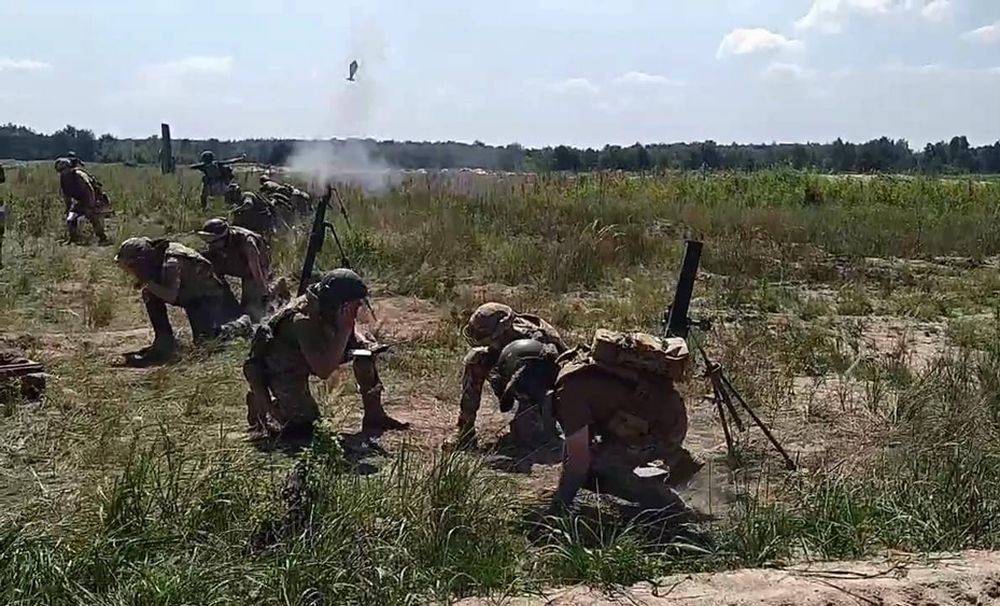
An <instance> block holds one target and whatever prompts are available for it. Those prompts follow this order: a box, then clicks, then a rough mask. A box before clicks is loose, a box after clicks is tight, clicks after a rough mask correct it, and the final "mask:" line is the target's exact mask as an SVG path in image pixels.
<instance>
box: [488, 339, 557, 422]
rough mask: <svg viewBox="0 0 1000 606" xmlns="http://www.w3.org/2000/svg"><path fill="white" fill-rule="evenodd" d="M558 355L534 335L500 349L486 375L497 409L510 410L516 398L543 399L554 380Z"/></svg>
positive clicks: (534, 401)
mask: <svg viewBox="0 0 1000 606" xmlns="http://www.w3.org/2000/svg"><path fill="white" fill-rule="evenodd" d="M557 356H558V352H556V350H555V348H554V347H552V346H546V345H545V344H544V343H542V342H541V341H538V340H536V339H518V340H516V341H511V342H510V343H508V344H507V346H506V347H504V348H503V350H502V351H501V352H500V357H499V358H498V359H497V363H496V366H494V367H493V371H492V372H491V373H490V378H489V381H490V387H492V388H493V392H494V393H495V394H496V396H497V399H498V400H499V401H500V410H501V411H503V412H508V411H510V410H511V409H512V408H513V407H514V402H515V400H516V399H519V398H520V399H527V400H531V401H532V403H537V401H539V400H540V399H542V398H543V397H544V396H545V393H546V392H547V391H548V390H549V389H551V387H552V385H553V384H554V383H555V378H556V375H557V374H558V367H557V365H556V364H555V359H556V357H557ZM522 369H523V370H522ZM518 371H521V372H518Z"/></svg>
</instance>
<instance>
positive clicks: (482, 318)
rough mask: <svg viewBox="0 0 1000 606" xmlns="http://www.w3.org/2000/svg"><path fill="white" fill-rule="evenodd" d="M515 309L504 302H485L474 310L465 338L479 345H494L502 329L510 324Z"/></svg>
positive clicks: (466, 326)
mask: <svg viewBox="0 0 1000 606" xmlns="http://www.w3.org/2000/svg"><path fill="white" fill-rule="evenodd" d="M514 315H515V314H514V310H513V309H511V308H510V307H509V306H507V305H504V304H503V303H484V304H483V305H480V306H479V307H478V308H477V309H476V311H474V312H472V315H471V316H470V317H469V321H468V323H467V324H466V325H465V330H464V331H463V332H464V334H465V338H466V339H468V340H469V341H471V342H472V343H475V344H477V345H493V344H494V343H493V341H494V339H495V338H496V337H497V336H498V333H499V332H500V331H501V329H503V328H506V327H507V326H508V325H510V322H511V320H513V319H514Z"/></svg>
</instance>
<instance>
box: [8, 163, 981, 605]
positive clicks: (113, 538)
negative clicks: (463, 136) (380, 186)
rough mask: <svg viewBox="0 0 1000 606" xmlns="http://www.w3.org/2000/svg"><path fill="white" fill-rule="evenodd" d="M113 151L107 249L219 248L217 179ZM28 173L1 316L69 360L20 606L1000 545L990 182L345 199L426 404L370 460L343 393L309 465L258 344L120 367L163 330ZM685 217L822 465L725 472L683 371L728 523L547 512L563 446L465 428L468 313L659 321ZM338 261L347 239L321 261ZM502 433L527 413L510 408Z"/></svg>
mask: <svg viewBox="0 0 1000 606" xmlns="http://www.w3.org/2000/svg"><path fill="white" fill-rule="evenodd" d="M93 172H94V174H95V175H96V176H97V177H98V178H99V179H100V180H101V181H102V182H103V183H104V184H105V187H106V189H107V190H108V191H109V192H110V194H111V197H112V199H113V200H114V205H115V209H116V213H117V214H116V216H115V217H114V218H113V219H112V220H111V222H110V225H109V235H110V236H111V237H112V239H114V240H116V241H121V240H123V239H125V238H127V237H130V236H134V235H150V236H156V235H163V234H168V235H173V236H175V237H178V238H180V239H181V240H183V241H185V242H188V243H189V244H198V240H197V238H194V237H193V236H192V235H191V234H192V232H193V231H194V230H195V229H196V228H197V227H199V226H200V225H201V223H202V222H203V221H204V219H206V218H207V217H205V216H204V215H203V213H202V212H201V211H200V208H199V202H198V192H199V189H198V188H199V183H198V179H197V175H196V174H193V173H181V175H179V176H162V175H160V174H158V172H156V171H154V170H152V169H148V168H126V167H122V166H95V167H93ZM7 176H8V182H7V183H6V184H4V185H0V197H6V198H7V199H8V201H9V202H8V208H9V213H10V217H9V219H8V224H7V234H6V240H5V243H4V262H5V267H4V269H2V270H0V336H2V337H3V339H4V340H5V341H9V342H16V343H17V344H19V345H20V346H22V347H24V348H26V349H27V350H28V352H29V354H30V357H32V358H33V359H37V360H40V361H42V362H44V363H45V364H46V365H47V366H48V371H49V373H50V374H51V379H50V381H49V387H48V392H47V395H46V398H45V400H44V401H43V402H42V403H41V404H37V405H36V404H27V403H23V402H19V401H17V400H11V399H6V400H5V401H4V404H3V406H2V408H0V506H2V507H0V601H2V602H3V603H12V604H17V603H46V604H229V603H233V604H240V603H247V602H249V601H250V600H253V601H254V602H257V603H261V604H334V603H366V604H382V603H386V604H387V603H423V602H426V601H428V600H440V601H445V602H447V601H452V600H457V599H459V598H461V597H464V596H470V595H477V596H488V597H494V598H501V597H503V596H506V595H520V594H527V593H533V592H539V591H541V590H543V589H545V588H547V587H553V586H562V585H569V584H578V583H583V584H591V585H595V586H600V587H607V588H610V587H614V586H617V585H621V584H628V583H633V582H636V581H639V580H643V579H654V578H656V577H657V576H660V575H662V574H665V573H668V572H672V571H693V570H718V569H726V568H734V567H740V566H764V565H771V564H775V563H785V562H792V561H799V560H804V559H841V558H860V557H867V556H871V555H876V554H879V553H883V552H885V551H887V550H902V551H912V552H931V551H942V550H955V549H964V548H979V549H994V548H996V547H997V546H998V543H1000V494H998V493H1000V440H998V437H1000V436H998V433H1000V432H998V430H1000V323H998V315H1000V298H998V293H1000V262H998V259H1000V257H998V255H1000V181H997V180H995V179H983V178H979V177H974V178H970V179H967V180H962V179H950V180H937V179H931V178H920V177H918V178H902V177H872V178H829V177H826V176H823V175H816V174H808V173H800V172H794V171H773V172H756V173H699V172H690V173H688V172H677V173H667V174H662V175H655V176H630V175H617V174H587V175H581V176H577V177H562V176H554V175H553V176H546V175H539V176H494V175H468V174H457V175H453V176H452V177H450V178H430V177H422V176H414V177H412V178H411V179H410V180H408V181H405V182H404V183H402V184H401V185H400V186H399V187H395V188H393V189H391V190H390V191H388V192H386V193H382V194H378V195H364V194H363V193H362V192H361V191H359V190H353V189H349V188H345V190H344V191H345V194H346V195H345V198H346V200H347V203H348V206H349V209H350V212H351V215H352V216H351V220H352V223H353V224H354V230H353V231H352V230H347V229H346V227H345V226H343V225H341V226H340V227H341V230H340V233H341V235H342V237H343V239H344V242H345V246H346V248H347V252H348V255H349V256H350V258H351V260H352V261H353V263H354V264H355V265H356V266H357V267H359V268H360V269H361V270H362V271H363V273H364V274H365V276H366V277H367V278H368V279H369V280H370V281H371V283H372V284H373V286H374V290H375V293H376V301H377V308H378V309H379V311H380V312H381V313H380V318H381V319H382V322H381V324H380V325H379V326H378V327H377V329H378V330H377V331H376V332H377V333H379V332H380V333H381V336H384V337H385V338H386V339H387V340H391V341H393V342H395V343H396V347H395V348H394V353H393V354H392V355H391V356H390V357H389V358H387V360H386V367H385V372H384V381H385V383H386V386H387V388H388V395H389V409H390V412H391V413H392V414H394V415H398V416H399V417H401V418H403V419H404V420H409V421H412V422H413V423H414V428H413V430H412V431H411V432H408V434H406V435H400V436H394V437H392V438H391V439H387V440H386V441H385V442H384V444H383V445H384V446H385V447H386V448H387V449H388V450H389V455H388V456H376V457H369V458H366V459H365V465H357V464H356V463H355V461H356V459H357V458H358V456H357V455H358V453H356V452H354V449H353V447H348V448H347V449H346V451H345V448H343V447H342V446H341V445H340V444H339V442H338V440H336V439H335V438H336V436H337V434H338V432H342V431H349V430H351V428H354V427H356V426H357V424H358V418H359V411H360V405H359V403H358V399H357V396H356V395H355V393H354V390H353V389H352V386H351V384H350V381H347V380H344V381H341V382H339V383H331V384H322V385H317V386H316V390H317V393H318V395H319V396H320V398H319V399H320V402H321V406H322V410H323V415H324V419H325V421H324V426H323V428H322V431H321V432H320V436H319V437H318V439H317V440H316V441H315V442H314V443H313V444H311V445H309V446H307V447H306V448H305V449H303V450H301V451H298V452H291V451H289V450H283V449H277V448H276V449H270V450H268V449H261V448H258V447H255V446H254V445H252V444H250V443H248V442H247V441H246V440H245V439H244V435H243V430H244V427H245V413H244V406H243V393H244V385H243V380H242V376H241V373H240V364H241V362H242V359H243V357H244V356H245V354H246V347H247V344H246V343H245V342H235V343H230V344H228V345H226V346H219V347H216V348H213V349H211V350H209V351H194V350H191V349H190V348H189V349H187V350H185V352H184V356H183V358H182V359H181V360H180V361H179V362H177V363H174V364H171V365H169V366H166V367H162V368H157V369H153V370H134V369H124V368H120V367H118V366H116V362H117V360H118V359H119V358H120V353H121V352H122V351H125V350H126V349H130V348H131V349H134V348H137V347H139V346H142V345H144V344H147V342H148V340H149V339H150V338H151V333H150V332H149V331H148V327H147V326H146V324H145V319H144V317H143V312H142V308H141V305H140V302H139V298H138V293H137V292H135V291H134V290H133V289H132V288H131V286H130V285H129V282H128V280H127V279H126V277H125V276H124V275H123V274H122V273H121V272H120V271H119V270H118V269H117V268H116V267H115V265H114V263H113V261H112V259H113V256H114V249H113V247H112V248H99V247H96V246H90V247H79V246H68V245H65V244H60V243H59V242H58V241H57V240H58V238H59V237H61V236H62V230H63V225H62V214H63V213H62V209H63V205H62V202H61V200H60V199H59V196H58V191H57V188H58V183H57V178H56V175H55V174H54V173H53V171H52V170H51V168H50V167H48V166H32V167H30V168H23V169H16V170H11V171H8V175H7ZM243 179H244V180H245V181H246V182H247V183H253V182H254V179H252V178H251V176H250V175H244V176H243ZM215 204H216V206H215V207H214V209H213V212H215V213H216V214H222V213H223V212H224V210H223V207H222V205H221V202H220V201H219V202H216V203H215ZM306 235H307V234H306V232H305V228H303V229H301V230H299V231H298V232H295V233H289V234H286V235H283V236H282V237H281V238H280V239H279V241H278V242H277V244H276V249H275V258H276V265H277V268H278V271H279V273H281V274H282V275H286V276H289V277H293V276H297V275H298V267H299V264H300V263H301V255H302V252H303V250H304V246H305V240H306ZM685 237H697V238H699V239H701V240H703V241H704V242H705V247H706V249H705V250H706V252H705V255H704V257H703V261H702V270H703V272H702V274H701V275H700V276H699V283H698V286H697V287H696V293H695V294H696V301H695V304H694V312H693V313H695V314H696V315H698V317H703V318H709V319H712V320H713V322H714V328H713V330H712V332H711V333H710V334H709V335H708V339H707V346H708V349H709V350H710V352H711V353H712V354H713V355H714V356H715V357H716V358H718V359H719V360H720V361H721V362H723V363H724V365H725V366H726V368H727V372H728V374H729V375H730V376H731V377H732V378H733V380H734V382H735V383H736V384H737V385H738V386H739V387H740V389H741V390H742V391H743V392H744V394H745V395H746V396H747V399H748V400H749V401H750V402H751V403H752V404H753V405H754V406H755V407H757V409H758V410H759V411H760V413H761V415H762V416H763V417H764V418H765V419H766V420H767V421H768V422H769V423H771V424H772V425H773V426H774V428H775V430H776V432H777V433H778V435H779V437H781V439H782V440H783V442H785V444H786V446H787V447H788V449H789V450H790V451H792V453H793V456H795V457H796V459H797V460H798V462H799V466H800V469H799V470H798V471H796V472H794V473H786V472H784V471H783V470H782V468H781V464H780V460H779V459H778V458H777V457H776V456H775V455H774V453H773V452H772V451H770V450H769V449H768V448H767V444H766V442H765V441H763V440H762V438H761V436H760V435H758V434H757V433H755V432H748V433H746V434H741V435H740V436H738V449H737V450H738V452H737V456H736V457H734V458H733V459H728V458H727V457H726V452H725V446H724V444H723V442H722V434H721V430H720V429H719V427H718V425H717V423H716V421H715V420H714V416H713V412H712V408H711V407H710V405H709V403H708V402H706V401H705V400H704V398H703V397H704V396H705V395H706V394H707V393H708V392H709V388H708V385H707V383H706V382H705V381H703V380H702V379H700V378H697V377H695V378H693V379H692V380H691V381H690V383H689V384H687V385H685V386H684V388H683V392H684V395H685V397H686V401H687V403H688V407H689V413H690V415H691V419H692V436H691V440H690V441H691V449H692V451H693V452H694V453H695V455H696V456H698V457H700V458H702V459H703V460H705V461H706V462H707V463H708V464H707V465H706V467H705V468H704V469H703V470H702V473H701V477H700V478H698V479H696V481H695V482H694V485H693V486H692V487H691V488H690V492H689V493H682V494H683V495H684V496H686V497H688V498H689V500H690V501H691V502H692V504H694V505H695V506H696V507H697V508H698V509H699V510H701V511H702V512H703V513H704V514H705V515H704V516H703V519H699V520H698V521H696V522H693V523H690V524H685V525H683V526H680V527H678V526H676V525H667V526H665V525H663V524H662V521H654V520H651V519H650V518H649V517H648V516H638V517H635V516H633V515H631V514H630V513H628V512H627V511H626V510H622V509H619V508H617V507H615V506H614V504H610V503H607V502H605V501H602V500H596V499H589V500H588V499H584V502H581V504H580V507H579V508H578V509H577V511H576V512H575V513H574V514H573V515H571V516H568V517H565V518H559V519H556V518H543V517H542V516H541V515H540V513H539V512H540V511H542V510H543V509H544V507H545V505H546V499H547V497H548V496H549V495H550V494H551V492H552V490H554V488H555V478H556V476H557V474H558V466H557V465H554V464H552V463H548V464H537V465H535V466H534V468H533V469H532V470H531V473H530V474H525V473H511V472H509V471H504V470H499V469H497V466H496V465H493V464H492V459H491V457H489V456H483V455H480V454H450V453H449V452H448V451H447V449H444V448H442V444H443V443H444V442H445V441H446V440H447V439H448V438H450V437H451V435H450V432H451V430H452V425H453V424H454V420H455V418H456V415H457V405H458V397H459V373H460V366H461V358H462V355H463V354H464V351H465V344H464V342H463V340H462V339H461V336H460V328H461V325H462V323H463V322H464V320H465V318H467V317H468V314H469V313H470V312H471V310H472V309H474V308H475V307H476V306H477V305H478V304H480V303H482V302H484V301H486V300H500V301H503V302H505V303H508V304H510V305H512V306H513V307H515V308H516V309H519V310H523V311H531V312H533V313H538V314H539V315H542V316H543V317H546V318H548V319H549V320H550V321H551V322H552V323H553V324H555V325H556V326H557V327H559V328H560V330H561V331H563V332H564V333H565V334H566V335H568V337H569V340H571V341H572V342H574V343H576V342H586V341H588V340H589V338H590V336H591V335H592V334H593V331H594V329H595V328H596V327H599V326H605V327H610V328H615V329H622V330H633V329H635V330H645V331H650V332H655V331H657V330H658V322H659V317H660V314H661V313H662V311H663V308H664V306H665V305H666V304H667V302H668V301H669V300H670V297H671V291H672V288H673V284H674V281H675V279H676V270H677V267H678V266H679V261H680V257H681V254H682V252H683V239H684V238H685ZM337 259H338V255H337V253H336V250H335V247H333V246H332V244H331V245H328V246H327V247H326V249H325V250H324V252H323V256H322V258H321V260H320V264H321V265H322V266H323V267H325V268H330V267H333V266H334V265H335V264H336V262H337ZM174 317H175V318H176V317H178V316H174ZM178 325H183V323H182V324H178ZM185 339H187V337H186V336H185ZM481 423H482V424H483V426H484V428H486V430H487V432H486V433H487V434H490V433H492V434H497V433H499V432H501V431H502V430H503V425H504V420H503V417H502V415H501V414H500V413H499V412H498V411H496V410H495V406H493V404H492V401H491V400H489V399H487V400H486V401H485V402H484V406H483V412H482V414H481ZM362 454H363V453H362ZM368 465H371V466H372V467H373V469H369V468H368ZM289 470H296V472H295V473H294V474H293V475H292V477H293V478H297V479H299V480H301V482H299V483H297V484H296V485H294V486H291V487H289V486H286V480H287V478H288V477H289ZM370 471H373V472H374V473H367V472H370ZM521 471H523V470H521ZM362 472H364V473H362ZM293 484H294V482H293Z"/></svg>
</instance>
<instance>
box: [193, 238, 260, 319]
mask: <svg viewBox="0 0 1000 606" xmlns="http://www.w3.org/2000/svg"><path fill="white" fill-rule="evenodd" d="M198 235H199V236H201V238H202V239H203V240H205V242H206V243H207V244H208V250H206V251H205V253H204V256H205V258H206V259H208V260H209V261H210V262H211V263H212V268H213V269H214V270H215V273H216V275H219V276H233V277H236V278H239V279H240V280H241V283H242V284H241V289H240V308H241V309H243V312H244V313H245V314H247V315H249V316H250V319H252V320H253V321H254V322H259V321H260V319H261V318H262V317H263V316H264V313H265V311H266V310H267V296H268V291H269V288H268V285H269V283H270V279H271V247H270V246H268V244H267V242H265V241H264V238H263V237H262V236H261V235H260V234H257V233H254V232H252V231H250V230H249V229H244V228H242V227H237V226H235V225H230V224H229V222H228V221H226V220H225V219H211V220H209V221H207V222H206V223H205V225H203V226H202V228H201V231H199V232H198Z"/></svg>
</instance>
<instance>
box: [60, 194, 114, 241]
mask: <svg viewBox="0 0 1000 606" xmlns="http://www.w3.org/2000/svg"><path fill="white" fill-rule="evenodd" d="M80 219H87V221H89V222H90V226H91V227H92V228H93V230H94V235H95V236H97V238H98V239H99V240H101V241H105V240H107V236H106V235H105V233H104V216H103V215H102V214H101V213H100V212H98V211H97V209H96V208H94V207H92V206H90V205H82V204H78V203H76V202H74V203H72V204H71V205H70V207H69V210H68V211H67V213H66V230H67V232H68V235H69V240H70V242H77V241H79V240H80Z"/></svg>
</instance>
